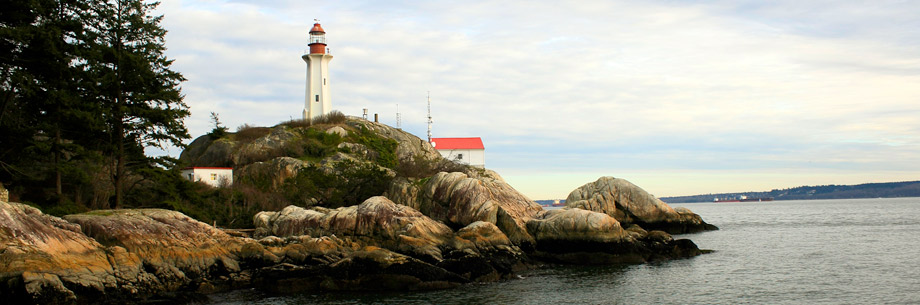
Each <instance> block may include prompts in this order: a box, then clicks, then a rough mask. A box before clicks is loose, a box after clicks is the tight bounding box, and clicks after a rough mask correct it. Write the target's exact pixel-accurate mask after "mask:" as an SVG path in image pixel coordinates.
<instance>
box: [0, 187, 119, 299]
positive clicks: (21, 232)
mask: <svg viewBox="0 0 920 305" xmlns="http://www.w3.org/2000/svg"><path fill="white" fill-rule="evenodd" d="M0 224H2V226H0V298H2V299H3V300H6V301H13V302H15V301H16V300H21V301H29V302H35V303H50V304H60V303H72V302H75V301H76V300H77V294H78V293H79V294H88V295H102V294H104V293H105V291H106V290H111V289H115V288H116V287H117V286H118V279H117V278H116V276H115V269H114V268H113V266H112V264H111V263H110V261H109V254H108V253H107V251H106V249H105V248H104V247H103V246H102V245H101V244H99V243H98V242H97V241H96V240H94V239H92V238H89V237H87V236H86V235H84V234H83V233H82V232H81V231H80V226H79V225H76V224H73V223H69V222H67V221H65V220H63V219H60V218H57V217H54V216H49V215H45V214H42V213H41V211H39V210H38V209H36V208H33V207H30V206H27V205H24V204H19V203H8V202H0Z"/></svg>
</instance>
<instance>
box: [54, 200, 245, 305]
mask: <svg viewBox="0 0 920 305" xmlns="http://www.w3.org/2000/svg"><path fill="white" fill-rule="evenodd" d="M64 219H66V220H68V221H70V222H73V223H76V224H79V225H80V227H81V228H82V231H83V233H84V234H86V235H87V236H89V237H92V238H93V239H95V240H97V241H99V242H100V243H102V244H103V245H104V246H107V247H108V252H109V253H110V256H111V259H112V260H114V261H115V262H116V264H115V268H116V273H115V275H116V276H117V277H118V278H119V279H120V281H119V282H120V283H121V287H122V288H128V289H131V290H132V291H138V292H142V293H146V294H156V293H158V292H162V291H176V290H180V289H181V288H182V287H185V286H188V285H191V284H195V283H201V282H208V281H209V280H210V279H211V278H212V277H213V276H214V275H223V274H229V273H234V272H239V271H240V267H239V263H238V262H237V258H236V256H235V255H234V254H233V253H234V252H237V251H238V250H239V247H240V242H239V239H238V238H234V237H232V236H230V235H227V234H226V233H224V232H223V231H221V230H218V229H216V228H214V227H211V226H209V225H207V224H205V223H202V222H200V221H197V220H194V219H192V218H189V217H188V216H185V215H184V214H182V213H179V212H176V211H169V210H162V209H136V210H98V211H92V212H88V213H83V214H75V215H67V216H64Z"/></svg>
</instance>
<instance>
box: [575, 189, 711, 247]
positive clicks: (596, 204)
mask: <svg viewBox="0 0 920 305" xmlns="http://www.w3.org/2000/svg"><path fill="white" fill-rule="evenodd" d="M565 202H566V207H569V208H579V209H584V210H589V211H595V212H600V213H605V214H607V215H610V216H611V217H613V218H614V219H616V220H617V221H618V222H620V223H621V224H622V225H624V226H629V225H631V224H638V225H640V226H641V227H643V228H645V229H649V230H663V231H666V232H668V233H671V234H680V233H691V232H699V231H704V230H716V229H718V228H717V227H715V226H713V225H711V224H708V223H706V222H704V221H703V219H702V218H701V217H700V216H699V215H697V214H695V213H693V212H691V211H690V210H689V209H686V208H678V209H674V208H671V207H670V206H668V205H667V204H666V203H664V202H663V201H661V200H659V199H658V198H655V196H652V195H651V194H649V193H648V192H646V191H645V190H643V189H642V188H640V187H638V186H636V185H635V184H632V183H630V182H629V181H626V180H624V179H619V178H614V177H601V178H599V179H597V181H594V182H591V183H588V184H585V185H583V186H581V187H579V188H577V189H575V190H574V191H572V192H571V193H569V196H568V197H567V198H566V201H565Z"/></svg>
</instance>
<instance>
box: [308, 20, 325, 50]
mask: <svg viewBox="0 0 920 305" xmlns="http://www.w3.org/2000/svg"><path fill="white" fill-rule="evenodd" d="M310 54H326V31H324V30H323V27H322V26H320V25H319V22H317V23H314V24H313V28H312V29H310Z"/></svg>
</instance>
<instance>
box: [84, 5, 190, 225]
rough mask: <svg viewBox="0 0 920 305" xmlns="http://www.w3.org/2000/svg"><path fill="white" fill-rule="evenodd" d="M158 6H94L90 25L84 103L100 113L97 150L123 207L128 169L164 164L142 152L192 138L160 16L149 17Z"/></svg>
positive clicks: (116, 203)
mask: <svg viewBox="0 0 920 305" xmlns="http://www.w3.org/2000/svg"><path fill="white" fill-rule="evenodd" d="M158 4H159V3H149V4H145V3H144V2H143V1H140V0H105V1H101V2H98V3H95V4H94V5H93V6H92V7H91V10H92V13H91V14H90V19H89V28H90V29H91V30H90V31H88V33H87V35H88V38H89V39H88V45H87V49H86V50H87V53H86V54H85V58H84V60H85V62H83V63H82V66H83V67H84V70H85V71H87V72H89V75H90V78H89V80H90V82H91V84H88V85H86V86H85V89H87V92H86V99H87V101H92V102H93V103H95V104H96V105H99V106H100V107H101V109H100V111H101V114H102V124H103V125H104V126H105V132H106V134H107V136H106V138H105V141H104V142H103V143H102V144H103V145H102V147H100V149H101V150H102V151H103V152H104V153H106V154H107V155H108V156H109V158H110V160H111V162H112V166H111V176H112V180H113V184H114V188H115V197H114V200H113V201H111V207H112V208H116V207H119V206H121V205H122V202H123V200H124V192H125V189H126V181H127V175H128V174H129V170H130V169H143V168H149V167H151V166H154V163H157V162H161V163H162V162H164V161H168V160H164V159H163V158H149V157H147V156H145V155H144V151H143V150H144V148H145V147H150V146H154V147H164V146H165V145H168V144H172V145H175V146H180V147H181V146H183V144H182V140H184V139H188V138H190V136H189V135H188V130H187V129H186V128H185V125H184V123H183V119H184V118H185V117H187V116H188V115H189V111H188V107H187V106H186V105H185V103H184V102H183V95H182V93H181V91H180V87H179V84H180V83H181V82H182V81H184V80H185V78H183V77H182V75H181V74H180V73H178V72H175V71H172V70H170V65H171V64H172V60H169V59H167V58H166V56H165V55H164V54H163V52H164V51H165V49H166V48H165V42H164V38H165V35H166V30H165V29H163V28H162V27H161V26H160V21H161V20H162V16H151V15H150V14H151V12H152V10H153V9H154V8H155V7H156V6H157V5H158Z"/></svg>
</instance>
